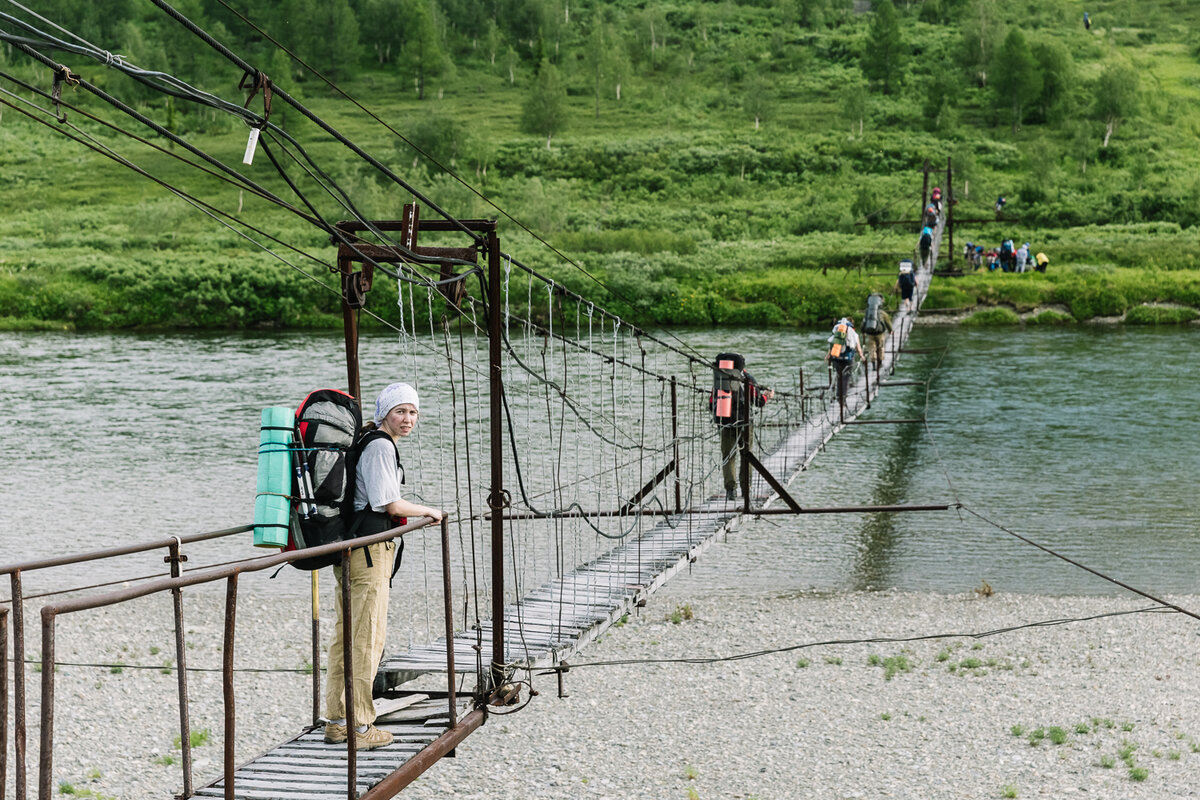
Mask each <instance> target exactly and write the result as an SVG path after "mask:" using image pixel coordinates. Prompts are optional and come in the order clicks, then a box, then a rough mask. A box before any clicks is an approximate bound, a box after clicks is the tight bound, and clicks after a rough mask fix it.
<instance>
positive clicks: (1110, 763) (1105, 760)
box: [1100, 756, 1117, 769]
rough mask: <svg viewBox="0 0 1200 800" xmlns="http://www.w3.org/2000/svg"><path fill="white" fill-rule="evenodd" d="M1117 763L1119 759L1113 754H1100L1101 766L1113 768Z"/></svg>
mask: <svg viewBox="0 0 1200 800" xmlns="http://www.w3.org/2000/svg"><path fill="white" fill-rule="evenodd" d="M1116 765H1117V760H1116V759H1115V758H1113V757H1112V756H1100V766H1102V767H1104V768H1105V769H1112V768H1113V767H1115V766H1116Z"/></svg>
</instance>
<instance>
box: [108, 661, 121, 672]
mask: <svg viewBox="0 0 1200 800" xmlns="http://www.w3.org/2000/svg"><path fill="white" fill-rule="evenodd" d="M108 671H109V672H111V673H112V674H113V675H120V674H121V673H122V672H124V671H125V662H124V661H118V662H117V663H115V664H113V665H112V666H111V667H109V668H108Z"/></svg>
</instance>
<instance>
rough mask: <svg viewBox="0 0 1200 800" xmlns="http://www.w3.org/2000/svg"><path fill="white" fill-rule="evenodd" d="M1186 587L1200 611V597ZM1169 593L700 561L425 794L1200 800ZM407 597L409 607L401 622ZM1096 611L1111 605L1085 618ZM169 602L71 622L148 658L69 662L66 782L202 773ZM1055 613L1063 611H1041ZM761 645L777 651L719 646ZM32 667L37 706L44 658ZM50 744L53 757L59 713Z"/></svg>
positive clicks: (1186, 650) (290, 645)
mask: <svg viewBox="0 0 1200 800" xmlns="http://www.w3.org/2000/svg"><path fill="white" fill-rule="evenodd" d="M1172 602H1176V603H1178V604H1179V605H1181V606H1182V607H1184V608H1190V609H1195V608H1197V607H1200V597H1195V596H1193V597H1178V598H1172ZM290 605H297V606H299V605H303V604H295V603H293V604H289V608H288V609H287V610H286V611H284V610H282V609H280V608H275V607H272V603H270V602H268V601H267V600H266V598H263V599H262V601H261V602H260V601H259V600H258V599H255V598H254V597H252V596H247V597H243V598H242V600H241V602H240V603H239V608H238V623H239V624H238V630H239V634H238V641H237V644H236V648H235V660H236V664H237V666H238V667H239V668H242V669H245V670H251V669H266V670H273V669H277V670H293V671H292V672H272V671H267V672H251V671H242V672H239V673H238V675H237V678H236V681H235V687H236V697H237V704H236V708H237V711H236V715H237V725H238V731H239V736H238V748H237V750H238V755H237V757H238V759H239V761H240V760H243V759H245V758H249V757H251V756H253V755H255V754H257V753H259V752H261V751H263V750H265V749H267V748H269V747H270V746H272V745H274V744H277V743H278V742H281V741H283V740H285V739H287V738H289V737H290V736H293V735H295V734H296V733H297V732H298V731H299V729H300V727H302V726H303V725H304V724H306V723H307V721H308V715H309V710H308V709H309V693H310V691H311V688H310V686H311V684H310V683H309V681H310V678H309V676H307V675H304V674H303V671H304V667H305V664H306V662H307V657H308V656H307V654H308V649H309V644H308V634H307V620H306V619H305V614H304V609H302V608H296V609H292V608H290ZM1150 605H1151V604H1150V603H1148V602H1147V601H1144V600H1141V599H1136V598H1135V599H1126V598H1116V597H1082V598H1081V597H1066V598H1058V597H1044V596H1027V595H1003V594H998V595H994V596H990V597H983V596H980V595H978V594H975V593H968V594H960V595H943V594H934V593H905V592H896V591H888V592H873V593H848V594H836V595H820V594H812V593H800V594H793V595H786V596H747V597H734V596H724V595H715V596H714V595H711V594H709V593H706V592H705V591H704V586H703V578H702V576H701V575H700V572H699V571H697V573H696V574H694V575H693V576H690V577H685V578H683V579H681V580H680V581H678V582H677V583H675V584H672V585H670V586H668V587H667V588H666V589H665V590H664V591H662V592H661V593H659V594H657V595H655V596H654V597H652V598H651V602H650V604H649V605H648V606H647V607H646V608H645V609H643V610H642V611H641V613H640V614H639V615H638V616H636V617H633V618H631V619H630V620H629V621H628V623H627V624H625V625H624V626H622V627H619V628H616V629H614V630H612V631H611V632H610V633H609V634H607V635H606V636H604V638H603V639H602V641H601V642H600V643H599V644H597V645H596V646H594V647H592V648H590V649H589V650H588V651H587V652H586V653H585V654H584V657H581V658H580V659H579V661H580V662H584V661H586V662H596V661H606V662H611V661H626V660H629V661H630V662H631V663H625V664H620V665H609V666H594V667H588V666H586V665H585V664H583V663H579V664H578V665H577V666H576V668H574V669H573V670H572V671H571V672H570V673H569V674H568V675H567V676H566V690H567V692H568V693H569V697H567V698H564V699H559V698H558V697H557V696H556V695H557V685H556V682H555V679H554V678H553V676H548V675H535V676H534V678H533V681H534V686H535V688H536V689H537V690H538V692H539V695H538V696H537V697H535V698H533V701H532V702H531V703H530V704H529V705H528V707H526V708H525V709H523V710H520V711H518V712H516V713H514V714H512V715H511V716H501V715H498V714H497V715H492V716H491V717H490V719H489V721H488V723H487V724H486V725H484V727H483V728H482V729H481V730H480V731H479V732H477V733H475V734H473V735H472V736H471V737H469V738H468V739H467V741H466V742H465V743H464V744H463V745H462V746H461V747H460V748H459V749H458V757H457V758H455V759H448V760H444V761H442V762H441V763H439V764H438V765H436V766H434V767H433V768H432V769H431V770H430V771H428V772H427V773H426V774H425V775H424V776H423V777H422V778H421V779H420V780H418V781H417V783H416V784H414V785H413V786H411V787H409V788H408V789H406V790H405V792H404V794H403V796H404V797H408V798H416V799H417V800H424V799H425V798H433V797H445V796H447V795H454V796H458V797H467V798H489V800H494V799H496V798H529V797H538V798H576V797H589V798H591V797H596V798H601V797H605V798H634V797H656V798H657V797H662V798H716V797H731V798H733V797H739V798H747V799H748V798H759V800H768V798H876V797H879V798H882V797H907V798H931V799H937V800H941V799H942V798H945V800H951V799H953V800H962V798H996V797H1056V798H1057V797H1064V796H1078V797H1089V798H1113V800H1116V799H1117V798H1121V800H1125V799H1126V798H1155V800H1159V799H1160V798H1174V797H1193V796H1195V794H1196V791H1197V790H1196V788H1195V781H1194V776H1195V774H1196V771H1197V769H1198V768H1200V703H1198V702H1197V700H1200V681H1198V680H1197V668H1198V666H1200V636H1197V633H1198V632H1200V627H1198V625H1200V623H1197V622H1196V620H1194V619H1192V618H1190V617H1187V616H1185V615H1182V614H1178V613H1132V614H1127V613H1121V612H1133V611H1136V610H1138V609H1143V608H1147V607H1148V606H1150ZM406 613H408V612H402V611H401V609H399V608H398V607H397V604H396V603H393V617H394V619H393V625H392V628H393V630H392V635H393V638H399V633H398V632H399V631H400V630H402V629H405V625H404V623H405V622H407V621H409V620H400V619H398V617H400V616H401V615H403V614H406ZM1114 613H1117V614H1120V615H1117V616H1097V615H1110V614H1114ZM222 617H223V595H221V594H220V593H215V592H210V593H204V594H194V595H189V600H188V605H187V628H188V631H189V641H190V642H192V643H193V644H192V646H191V649H189V652H188V662H189V666H190V667H192V668H200V669H203V668H210V669H211V668H215V667H219V664H220V648H219V643H220V630H221V620H222ZM1087 617H1097V618H1094V619H1088V620H1082V621H1074V622H1069V623H1066V622H1065V621H1066V620H1075V619H1081V618H1087ZM169 618H170V612H169V603H168V602H167V601H166V600H165V599H164V598H159V599H158V600H157V601H156V602H155V603H153V604H151V603H145V602H144V601H139V604H138V605H137V607H136V608H135V609H134V613H130V609H129V608H124V609H122V611H121V612H120V613H108V614H102V615H100V614H98V615H97V616H96V617H92V618H90V619H88V620H85V619H83V618H80V619H79V620H77V621H76V620H71V621H70V623H69V624H70V625H71V626H73V627H70V628H68V629H64V630H62V632H61V633H60V639H59V659H60V661H62V662H68V663H77V664H99V665H105V664H112V663H114V662H118V661H119V662H123V664H124V666H123V667H114V666H61V667H59V671H58V702H57V704H56V724H57V731H58V735H57V737H56V738H57V745H56V749H55V753H54V763H55V770H54V783H55V785H56V786H57V787H60V790H62V789H63V788H69V789H71V790H73V791H74V792H75V794H76V795H80V794H85V793H87V792H91V793H92V794H91V795H90V796H93V797H97V798H99V797H119V798H123V800H141V799H142V798H147V799H148V798H162V797H165V796H168V795H169V794H171V793H174V792H177V791H178V790H179V788H180V775H179V766H178V756H179V751H178V749H177V748H175V747H174V745H173V740H174V738H175V737H176V736H177V735H178V733H177V731H178V722H177V718H176V717H175V711H174V700H173V697H174V691H175V682H176V677H175V675H174V674H173V672H172V670H171V669H170V666H171V665H170V659H169V653H170V652H171V635H170V630H169V626H168V623H169ZM325 618H326V619H329V617H328V616H326V617H325ZM67 619H69V618H67ZM65 622H66V620H64V623H65ZM1059 622H1064V624H1057V623H1059ZM1031 623H1043V624H1041V625H1039V626H1036V627H1020V626H1025V625H1030V624H1031ZM1009 629H1013V630H1009ZM989 632H994V633H995V635H986V636H978V638H975V637H973V636H971V635H969V634H975V635H979V634H986V633H989ZM31 634H32V631H31ZM923 637H929V638H923ZM864 639H876V641H873V642H862V641H860V640H864ZM883 639H889V640H894V641H884V640H883ZM909 639H911V640H909ZM900 640H909V641H900ZM839 642H840V643H839ZM821 643H823V644H821ZM398 644H399V643H397V645H398ZM30 652H31V653H37V652H39V651H37V650H36V642H31V643H30ZM747 653H761V655H759V656H758V657H753V658H745V659H737V660H728V661H721V660H716V661H712V662H709V663H705V660H707V659H724V658H731V657H734V656H737V655H739V654H747ZM646 660H651V661H650V662H649V663H647V662H646ZM134 665H141V666H147V667H150V668H148V669H135V668H134ZM220 682H221V681H220V673H219V672H193V673H192V677H191V698H192V703H191V714H192V726H193V729H194V730H196V731H198V732H204V733H203V735H202V738H203V739H204V742H203V743H202V744H201V745H200V746H199V747H197V748H196V749H195V751H194V753H195V755H194V757H195V759H196V777H197V783H198V785H199V784H201V783H203V782H206V781H207V780H210V779H212V778H214V777H216V776H217V774H218V773H219V772H220V765H221V752H222V750H221V748H222V743H221V731H222V716H221V708H220ZM30 683H31V686H30V687H29V693H30V700H31V703H33V704H36V702H37V701H36V695H37V683H38V676H37V675H36V674H32V673H31V675H30ZM522 696H523V698H524V697H528V694H527V693H524V692H523V695H522ZM35 707H36V706H34V707H33V708H35ZM36 718H37V714H36V711H34V710H31V719H36ZM29 741H30V745H29V749H30V753H29V763H30V764H31V769H32V768H34V765H36V762H37V733H36V730H31V731H30V735H29ZM11 763H12V762H11V761H10V764H11ZM10 769H11V767H10ZM35 774H36V773H34V775H35ZM34 779H35V778H34ZM9 785H10V786H12V780H11V775H10V781H9ZM10 792H11V790H10ZM10 796H11V795H10Z"/></svg>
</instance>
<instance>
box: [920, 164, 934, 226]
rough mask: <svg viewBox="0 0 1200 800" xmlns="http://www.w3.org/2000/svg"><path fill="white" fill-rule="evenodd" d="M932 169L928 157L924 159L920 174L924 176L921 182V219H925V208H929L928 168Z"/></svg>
mask: <svg viewBox="0 0 1200 800" xmlns="http://www.w3.org/2000/svg"><path fill="white" fill-rule="evenodd" d="M931 169H933V165H932V164H930V163H929V159H928V158H927V159H925V166H923V167H922V168H921V172H922V174H923V175H924V176H925V179H924V181H923V182H922V183H921V219H922V220H924V219H925V209H927V208H929V170H931Z"/></svg>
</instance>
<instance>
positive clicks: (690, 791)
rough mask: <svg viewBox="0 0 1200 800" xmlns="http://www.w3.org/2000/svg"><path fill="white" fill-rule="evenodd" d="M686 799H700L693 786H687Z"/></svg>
mask: <svg viewBox="0 0 1200 800" xmlns="http://www.w3.org/2000/svg"><path fill="white" fill-rule="evenodd" d="M687 800H700V793H699V792H697V791H696V787H695V786H689V787H687Z"/></svg>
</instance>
